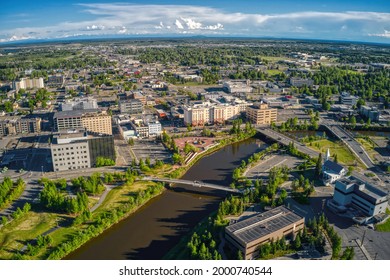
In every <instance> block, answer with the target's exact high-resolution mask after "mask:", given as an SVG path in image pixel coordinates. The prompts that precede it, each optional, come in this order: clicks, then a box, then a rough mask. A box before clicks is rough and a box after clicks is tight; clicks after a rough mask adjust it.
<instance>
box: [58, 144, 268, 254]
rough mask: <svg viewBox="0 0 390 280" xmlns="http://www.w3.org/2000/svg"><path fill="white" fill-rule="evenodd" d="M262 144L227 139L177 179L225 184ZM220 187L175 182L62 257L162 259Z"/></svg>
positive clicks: (214, 202) (213, 204)
mask: <svg viewBox="0 0 390 280" xmlns="http://www.w3.org/2000/svg"><path fill="white" fill-rule="evenodd" d="M265 147H266V144H265V143H264V142H262V141H260V140H258V139H248V140H246V141H243V142H241V143H236V144H232V145H229V146H226V147H224V148H222V149H221V150H219V151H217V152H215V153H213V154H211V155H208V156H206V157H204V158H202V159H201V160H200V161H199V162H197V163H196V164H195V165H194V166H193V167H191V168H190V169H189V170H188V171H187V173H186V174H185V175H184V176H183V179H189V180H202V181H204V182H207V183H214V184H219V185H226V186H228V185H229V184H230V182H231V178H230V177H231V173H232V171H233V169H234V168H235V167H237V166H238V165H239V164H240V162H241V160H243V159H246V158H248V157H249V156H250V155H252V154H253V153H255V152H258V151H260V150H262V149H264V148H265ZM225 196H226V192H224V191H216V190H210V189H196V188H194V187H188V186H180V185H177V186H175V187H174V188H172V189H169V190H167V191H165V192H164V193H163V194H162V195H160V196H158V197H156V198H154V199H152V200H151V201H149V202H148V203H147V204H145V205H144V206H143V207H142V208H140V209H139V210H138V211H137V212H136V213H134V214H132V215H131V216H129V217H128V218H126V219H124V220H123V221H121V222H120V223H118V224H116V225H114V226H113V227H111V228H110V229H109V230H107V231H105V232H104V233H103V234H101V235H100V236H98V237H96V238H94V239H92V240H91V241H89V242H88V243H86V244H85V245H83V246H82V247H81V248H79V249H78V250H76V251H75V252H73V253H72V254H70V255H69V256H68V257H67V258H66V259H76V260H119V259H138V260H148V259H162V257H163V256H164V255H165V254H166V253H167V252H168V251H169V250H170V249H171V248H173V247H174V246H175V245H176V244H177V242H178V241H179V240H180V238H181V237H182V236H184V235H185V234H187V233H188V232H189V231H190V230H191V229H192V228H194V227H195V225H196V224H198V223H199V222H200V221H201V220H202V219H203V218H205V217H207V216H208V215H209V214H210V213H211V212H213V211H215V210H217V208H218V204H219V202H220V201H221V200H222V199H223V198H224V197H225Z"/></svg>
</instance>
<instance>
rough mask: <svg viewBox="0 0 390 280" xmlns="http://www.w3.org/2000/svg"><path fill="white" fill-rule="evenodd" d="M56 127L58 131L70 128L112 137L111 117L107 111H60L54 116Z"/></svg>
mask: <svg viewBox="0 0 390 280" xmlns="http://www.w3.org/2000/svg"><path fill="white" fill-rule="evenodd" d="M53 119H54V127H55V128H56V129H57V131H60V130H63V129H69V128H85V129H87V131H90V132H96V133H102V134H107V135H111V134H112V124H111V116H110V115H109V114H108V113H107V111H103V110H96V109H89V110H76V111H59V112H56V113H55V114H54V117H53Z"/></svg>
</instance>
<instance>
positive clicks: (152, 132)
mask: <svg viewBox="0 0 390 280" xmlns="http://www.w3.org/2000/svg"><path fill="white" fill-rule="evenodd" d="M148 130H149V137H151V136H160V135H161V133H162V130H161V123H160V122H158V121H156V122H149V123H148Z"/></svg>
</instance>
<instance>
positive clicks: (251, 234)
mask: <svg viewBox="0 0 390 280" xmlns="http://www.w3.org/2000/svg"><path fill="white" fill-rule="evenodd" d="M304 225H305V218H303V217H301V216H299V215H298V214H296V213H294V212H293V211H291V210H289V209H287V208H286V207H284V206H279V207H276V208H274V209H272V210H269V211H266V212H263V213H258V214H255V215H254V216H251V217H249V218H247V219H244V220H242V221H238V222H237V223H234V224H232V225H229V226H227V227H226V228H225V238H226V240H227V241H228V242H229V243H230V244H231V245H232V246H233V247H234V248H235V249H237V250H240V251H241V252H242V255H243V256H244V258H245V259H246V260H248V259H254V258H256V257H257V256H258V255H259V250H258V248H259V246H260V245H262V244H266V243H269V242H271V241H272V240H273V241H276V240H278V239H281V238H282V237H286V238H291V239H294V238H295V236H296V234H297V233H298V232H299V231H300V230H302V229H303V227H304Z"/></svg>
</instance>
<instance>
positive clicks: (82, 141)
mask: <svg viewBox="0 0 390 280" xmlns="http://www.w3.org/2000/svg"><path fill="white" fill-rule="evenodd" d="M50 149H51V156H52V162H53V170H54V171H63V170H72V169H84V168H90V167H94V166H95V165H96V159H97V158H98V157H104V158H109V159H112V160H114V161H115V147H114V137H113V136H111V135H100V134H94V133H90V134H89V133H88V132H87V131H86V130H83V129H81V130H79V129H73V130H64V131H61V132H60V133H59V134H58V135H54V136H53V141H52V143H51V145H50Z"/></svg>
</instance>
